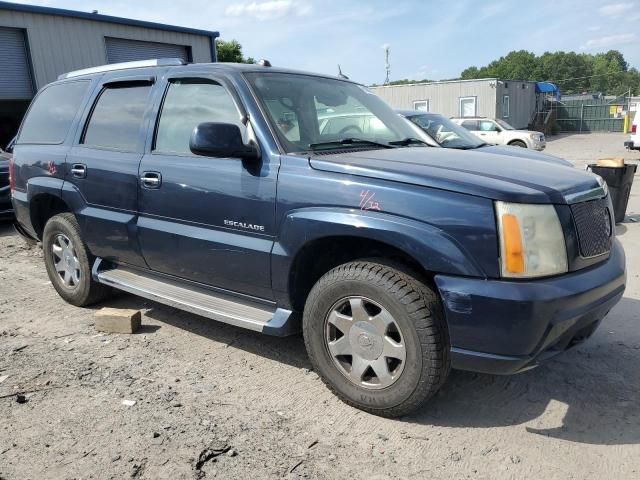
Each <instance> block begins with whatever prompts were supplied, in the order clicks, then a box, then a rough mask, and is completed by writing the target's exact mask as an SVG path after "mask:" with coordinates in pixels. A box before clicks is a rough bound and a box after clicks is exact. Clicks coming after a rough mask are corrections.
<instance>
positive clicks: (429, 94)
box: [371, 79, 496, 117]
mask: <svg viewBox="0 0 640 480" xmlns="http://www.w3.org/2000/svg"><path fill="white" fill-rule="evenodd" d="M492 82H493V83H494V84H495V80H492V79H483V80H465V81H452V82H434V83H421V84H415V85H390V86H384V87H372V88H371V90H372V91H373V92H375V93H376V95H378V96H379V97H380V98H382V99H383V100H384V101H385V102H387V103H388V104H389V105H391V106H392V107H393V108H399V109H407V108H408V109H413V102H415V101H420V100H429V111H431V112H434V113H439V114H441V115H444V116H445V117H457V116H458V115H459V111H458V100H459V98H460V97H476V114H477V115H480V116H486V117H494V116H495V114H496V89H495V88H494V87H491V86H490V84H491V83H492Z"/></svg>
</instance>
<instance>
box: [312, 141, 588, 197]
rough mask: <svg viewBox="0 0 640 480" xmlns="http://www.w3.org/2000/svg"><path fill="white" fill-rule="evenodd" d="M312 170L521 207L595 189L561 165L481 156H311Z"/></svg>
mask: <svg viewBox="0 0 640 480" xmlns="http://www.w3.org/2000/svg"><path fill="white" fill-rule="evenodd" d="M309 162H310V164H311V167H312V168H314V169H317V170H324V171H328V172H336V173H344V174H349V175H358V176H363V177H370V178H379V179H383V180H389V181H394V182H401V183H408V184H412V185H420V186H425V187H431V188H438V189H442V190H449V191H454V192H460V193H465V194H469V195H476V196H480V197H485V198H490V199H493V200H503V201H508V202H519V203H556V204H564V203H567V201H566V199H565V196H567V195H572V194H575V193H579V192H584V191H587V190H591V189H594V188H597V187H599V184H598V182H597V180H596V176H595V175H593V174H591V173H588V172H586V171H583V170H577V169H574V168H567V167H566V166H564V165H561V164H554V163H545V162H541V161H540V160H536V159H529V158H514V157H513V156H509V155H504V154H496V153H490V152H486V151H485V149H479V150H452V149H446V148H428V147H413V148H394V149H381V150H368V151H354V152H349V153H340V154H329V152H323V154H321V155H318V154H317V153H316V154H312V156H311V158H310V159H309Z"/></svg>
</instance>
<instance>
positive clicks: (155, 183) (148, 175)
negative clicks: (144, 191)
mask: <svg viewBox="0 0 640 480" xmlns="http://www.w3.org/2000/svg"><path fill="white" fill-rule="evenodd" d="M140 181H141V182H142V186H143V187H146V188H159V187H160V185H161V184H162V175H161V174H160V172H143V173H142V176H141V177H140Z"/></svg>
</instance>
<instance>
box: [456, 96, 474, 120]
mask: <svg viewBox="0 0 640 480" xmlns="http://www.w3.org/2000/svg"><path fill="white" fill-rule="evenodd" d="M458 105H459V112H460V116H461V117H475V116H476V97H460V99H459V100H458Z"/></svg>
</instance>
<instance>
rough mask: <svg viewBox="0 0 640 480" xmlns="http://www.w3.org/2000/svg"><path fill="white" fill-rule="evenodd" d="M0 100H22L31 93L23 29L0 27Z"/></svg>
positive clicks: (29, 96) (27, 97)
mask: <svg viewBox="0 0 640 480" xmlns="http://www.w3.org/2000/svg"><path fill="white" fill-rule="evenodd" d="M0 66H1V67H0V68H1V69H2V74H0V100H4V99H11V100H24V99H29V98H31V96H32V95H33V87H32V85H31V73H30V69H29V60H28V57H27V49H26V46H25V37H24V31H22V30H20V29H14V28H2V27H0Z"/></svg>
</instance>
